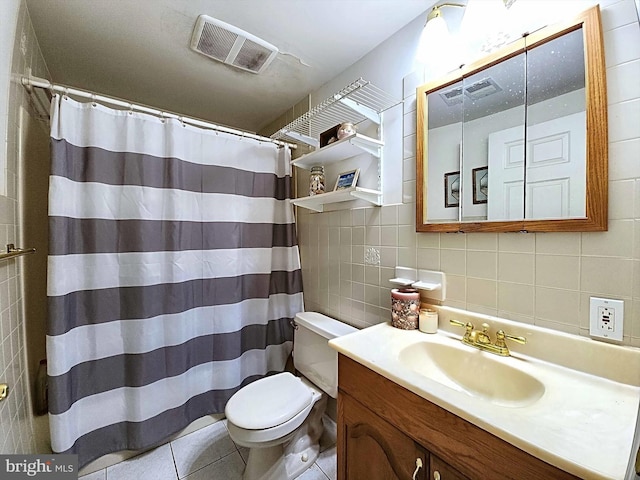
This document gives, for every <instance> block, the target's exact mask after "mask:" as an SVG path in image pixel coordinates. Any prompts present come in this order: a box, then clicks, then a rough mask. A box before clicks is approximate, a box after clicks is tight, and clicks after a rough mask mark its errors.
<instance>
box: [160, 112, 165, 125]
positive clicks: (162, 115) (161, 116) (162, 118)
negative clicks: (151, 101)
mask: <svg viewBox="0 0 640 480" xmlns="http://www.w3.org/2000/svg"><path fill="white" fill-rule="evenodd" d="M160 122H162V123H164V122H165V118H164V112H160Z"/></svg>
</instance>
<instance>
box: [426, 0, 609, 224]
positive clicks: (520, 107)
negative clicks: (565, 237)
mask: <svg viewBox="0 0 640 480" xmlns="http://www.w3.org/2000/svg"><path fill="white" fill-rule="evenodd" d="M525 145H526V148H525ZM453 178H455V179H456V180H457V182H458V183H457V184H454V186H455V188H456V189H457V191H456V190H452V189H451V185H452V182H451V180H452V179H453ZM452 194H454V196H455V197H456V201H452V198H453V197H452ZM607 211H608V125H607V99H606V74H605V63H604V46H603V40H602V27H601V22H600V10H599V7H598V6H596V7H593V8H591V9H589V10H586V11H585V12H583V13H581V14H580V15H578V16H577V17H576V18H574V19H572V20H570V21H567V22H563V23H561V24H557V25H553V26H549V27H545V28H543V29H540V30H538V31H536V32H535V33H532V34H529V35H526V36H523V37H522V38H521V39H519V40H517V41H514V42H512V43H510V44H509V45H507V46H506V47H504V48H502V49H501V50H499V51H497V52H495V53H493V54H491V55H490V56H488V57H486V58H484V59H482V60H480V61H478V62H475V63H473V64H471V65H468V66H463V67H461V68H460V69H459V70H457V71H456V72H453V73H451V74H449V75H448V76H446V77H445V78H441V79H439V80H437V81H434V82H430V83H427V84H425V85H422V86H420V87H418V89H417V158H416V231H418V232H514V231H525V232H554V231H565V232H567V231H604V230H607V221H608V220H607Z"/></svg>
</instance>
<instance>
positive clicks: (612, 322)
mask: <svg viewBox="0 0 640 480" xmlns="http://www.w3.org/2000/svg"><path fill="white" fill-rule="evenodd" d="M589 307H590V308H589V325H590V328H589V334H590V335H591V336H592V337H599V338H606V339H607V340H616V341H619V342H621V341H622V327H623V319H624V301H622V300H611V299H609V298H598V297H591V298H590V302H589Z"/></svg>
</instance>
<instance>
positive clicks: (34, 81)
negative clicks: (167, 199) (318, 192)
mask: <svg viewBox="0 0 640 480" xmlns="http://www.w3.org/2000/svg"><path fill="white" fill-rule="evenodd" d="M22 85H23V86H24V87H25V88H26V89H27V91H29V92H31V91H32V89H33V88H34V87H35V88H43V89H45V90H51V91H54V92H60V93H63V94H65V95H75V96H78V97H83V98H90V99H91V100H92V101H100V102H105V103H109V104H111V105H115V106H118V107H125V108H127V109H130V110H137V111H140V112H143V113H148V114H151V115H154V116H156V117H161V118H175V119H176V120H179V121H181V122H182V123H188V124H189V125H194V126H196V127H203V128H207V129H211V130H216V131H219V132H224V133H230V134H232V135H238V136H240V137H245V138H252V139H254V140H258V141H261V142H270V143H275V144H276V145H280V146H285V145H286V146H288V147H289V148H291V149H296V148H298V146H297V145H296V144H293V143H287V142H283V141H281V140H274V139H273V138H269V137H263V136H261V135H256V134H253V133H249V132H243V131H242V130H236V129H235V128H230V127H223V126H222V125H216V124H215V123H210V122H205V121H204V120H199V119H197V118H192V117H185V116H183V115H177V114H175V113H170V112H165V111H164V110H158V109H156V108H150V107H147V106H145V105H139V104H136V103H132V102H127V101H123V100H118V99H117V98H112V97H107V96H104V95H98V94H96V93H93V92H89V91H87V90H79V89H77V88H72V87H67V86H64V85H55V84H53V83H51V82H50V81H49V80H47V79H44V78H39V77H33V76H23V77H22Z"/></svg>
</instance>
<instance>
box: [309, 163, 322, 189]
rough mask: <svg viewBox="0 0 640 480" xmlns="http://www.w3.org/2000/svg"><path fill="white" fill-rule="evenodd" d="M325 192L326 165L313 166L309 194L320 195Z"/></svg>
mask: <svg viewBox="0 0 640 480" xmlns="http://www.w3.org/2000/svg"><path fill="white" fill-rule="evenodd" d="M321 193H324V167H323V166H322V165H316V166H314V167H311V174H310V175H309V195H310V196H312V195H319V194H321Z"/></svg>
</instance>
